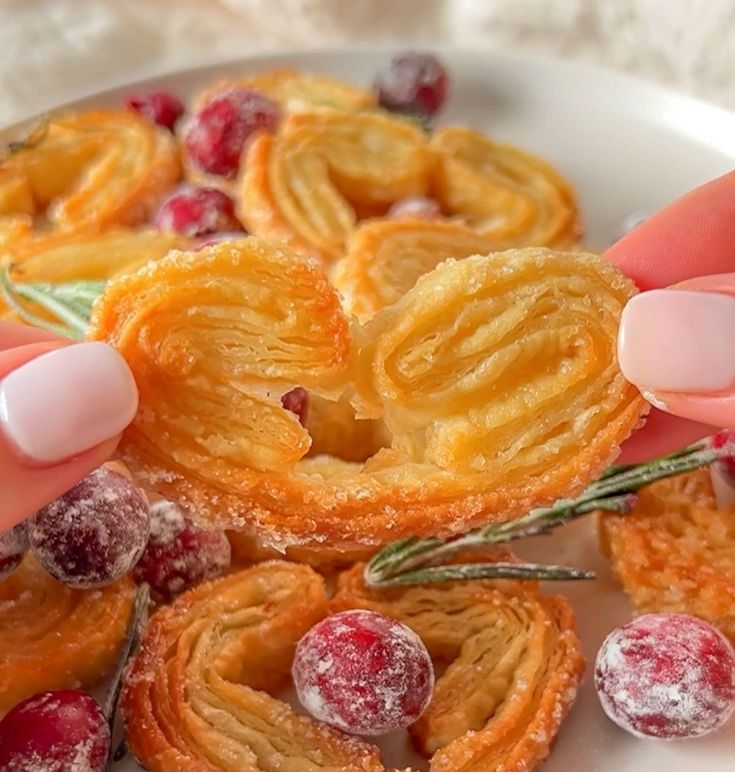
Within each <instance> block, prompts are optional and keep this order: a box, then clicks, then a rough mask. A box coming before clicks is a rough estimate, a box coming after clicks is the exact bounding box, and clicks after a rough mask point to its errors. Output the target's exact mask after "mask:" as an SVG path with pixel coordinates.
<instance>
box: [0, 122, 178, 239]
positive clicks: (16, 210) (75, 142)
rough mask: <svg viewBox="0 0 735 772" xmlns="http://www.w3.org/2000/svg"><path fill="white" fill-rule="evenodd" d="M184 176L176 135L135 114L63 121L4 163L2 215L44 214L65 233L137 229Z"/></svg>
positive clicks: (0, 179) (0, 193)
mask: <svg viewBox="0 0 735 772" xmlns="http://www.w3.org/2000/svg"><path fill="white" fill-rule="evenodd" d="M179 175H180V163H179V156H178V151H177V148H176V144H175V142H174V139H173V137H172V136H171V135H170V134H169V132H167V131H166V130H165V129H162V128H161V127H160V126H156V125H155V124H153V123H152V122H150V121H148V120H146V119H145V118H143V117H141V116H140V115H138V114H136V113H134V112H132V111H124V110H92V111H89V112H83V113H74V114H71V115H66V116H59V117H57V118H53V119H52V120H51V121H49V123H48V126H47V127H46V129H45V133H43V134H41V135H40V136H39V137H38V138H37V139H35V140H34V141H33V142H31V143H29V144H28V146H27V147H26V148H25V149H22V150H19V151H17V152H15V153H13V154H12V155H10V156H7V157H6V158H5V159H4V160H1V161H0V216H2V215H31V216H34V217H38V216H41V215H44V216H45V218H46V220H47V221H48V223H49V224H50V225H51V227H52V228H53V229H55V230H61V231H97V230H101V229H103V228H107V227H110V226H112V225H137V224H138V223H141V222H145V221H146V220H147V218H148V216H149V215H150V213H151V211H152V209H153V207H155V205H156V203H157V202H158V199H159V198H160V196H161V195H162V194H163V193H164V192H165V191H166V190H167V189H168V188H170V187H171V186H172V185H173V184H174V183H175V182H176V180H177V179H178V177H179Z"/></svg>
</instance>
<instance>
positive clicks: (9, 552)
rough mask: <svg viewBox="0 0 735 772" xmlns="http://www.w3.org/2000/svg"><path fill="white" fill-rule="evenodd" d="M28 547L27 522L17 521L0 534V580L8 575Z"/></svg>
mask: <svg viewBox="0 0 735 772" xmlns="http://www.w3.org/2000/svg"><path fill="white" fill-rule="evenodd" d="M27 549H28V524H27V522H23V523H18V524H17V525H16V526H14V527H13V528H11V529H10V530H9V531H5V533H2V534H0V580H2V579H4V578H5V577H6V576H8V575H9V574H10V573H11V572H12V571H13V570H14V569H15V568H16V567H17V566H18V565H19V564H20V561H21V560H22V558H23V555H24V554H25V551H26V550H27Z"/></svg>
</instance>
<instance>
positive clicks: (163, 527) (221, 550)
mask: <svg viewBox="0 0 735 772" xmlns="http://www.w3.org/2000/svg"><path fill="white" fill-rule="evenodd" d="M150 511H151V535H150V538H149V540H148V546H147V547H146V549H145V552H144V553H143V557H141V559H140V560H139V561H138V565H137V566H136V567H135V571H134V572H133V576H134V577H135V580H136V581H137V582H148V584H149V585H150V586H151V589H152V590H153V591H154V592H155V593H156V595H158V596H159V597H160V598H161V599H163V600H170V599H171V598H172V597H173V596H174V595H176V594H178V593H180V592H183V591H184V590H188V589H189V588H191V587H194V586H195V585H197V584H199V583H200V582H204V581H206V580H207V579H214V578H215V577H217V576H221V575H222V574H224V573H226V572H227V569H228V568H229V567H230V559H231V549H230V542H229V541H228V539H227V537H226V536H225V532H224V531H217V530H207V529H204V528H198V527H197V526H196V525H194V524H193V523H192V522H191V521H190V520H188V519H187V518H186V517H184V514H183V512H182V511H181V510H180V509H179V507H177V506H176V504H174V503H173V502H172V501H157V502H156V503H155V504H152V505H151V508H150Z"/></svg>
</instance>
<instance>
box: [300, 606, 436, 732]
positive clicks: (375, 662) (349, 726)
mask: <svg viewBox="0 0 735 772" xmlns="http://www.w3.org/2000/svg"><path fill="white" fill-rule="evenodd" d="M292 675H293V679H294V684H295V686H296V691H297V693H298V696H299V700H300V701H301V704H302V705H303V706H304V707H305V708H306V709H307V710H308V711H309V713H311V715H312V716H314V717H315V718H317V719H319V720H320V721H324V722H325V723H327V724H331V725H332V726H336V727H338V728H339V729H343V730H345V731H346V732H351V733H353V734H360V735H381V734H385V733H387V732H391V731H393V730H395V729H400V728H403V727H406V726H408V725H409V724H412V723H413V722H414V721H416V720H417V719H418V718H419V716H420V715H421V714H422V713H423V711H424V710H425V708H426V706H427V705H428V704H429V700H430V699H431V693H432V690H433V688H434V670H433V666H432V663H431V658H430V657H429V653H428V651H427V650H426V647H425V646H424V644H423V642H422V641H421V639H420V638H419V637H418V635H416V633H414V632H413V630H411V629H410V628H409V627H406V625H403V624H401V623H400V622H396V621H395V620H393V619H390V618H388V617H386V616H383V615H382V614H377V613H375V612H373V611H362V610H356V611H344V612H342V613H340V614H334V615H333V616H330V617H327V618H326V619H324V620H322V621H321V622H319V623H318V624H316V625H315V626H314V627H313V628H312V629H311V630H310V631H309V632H308V633H307V634H306V635H305V636H304V637H303V638H302V639H301V640H300V641H299V644H298V646H297V648H296V655H295V657H294V662H293V668H292Z"/></svg>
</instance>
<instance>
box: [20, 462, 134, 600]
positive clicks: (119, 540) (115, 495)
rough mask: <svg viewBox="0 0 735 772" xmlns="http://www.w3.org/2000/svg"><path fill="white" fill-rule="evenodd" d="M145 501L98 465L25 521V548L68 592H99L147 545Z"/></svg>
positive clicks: (124, 479)
mask: <svg viewBox="0 0 735 772" xmlns="http://www.w3.org/2000/svg"><path fill="white" fill-rule="evenodd" d="M148 529H149V515H148V501H147V499H146V497H145V496H144V495H143V493H142V492H141V491H140V490H139V489H138V488H137V487H136V486H135V484H134V483H133V482H132V480H130V479H128V478H127V477H125V476H124V475H122V474H119V473H118V472H115V471H114V470H112V469H110V468H108V467H106V466H102V467H100V468H99V469H95V471H94V472H92V473H91V474H90V475H88V476H87V477H85V478H84V480H82V481H81V482H80V483H78V484H77V485H75V486H74V487H73V488H72V489H71V490H70V491H67V492H66V493H65V494H64V495H63V496H60V497H59V498H58V499H56V501H53V502H51V504H49V505H48V506H46V507H44V508H43V509H41V510H39V511H38V512H37V513H36V514H35V515H34V516H33V517H32V518H31V520H30V523H29V530H28V534H29V538H30V544H31V549H32V550H33V552H34V553H35V555H36V557H37V558H38V562H39V563H40V564H41V565H42V566H43V568H44V569H45V570H46V571H48V573H49V574H51V576H53V577H54V578H55V579H58V580H59V581H60V582H63V583H64V584H67V585H69V586H70V587H103V586H104V585H107V584H111V583H112V582H114V581H116V580H118V579H120V578H121V577H122V576H124V575H125V574H127V573H128V572H129V571H130V570H131V569H132V567H133V566H134V565H135V563H136V562H137V560H138V558H139V557H140V556H141V554H142V553H143V550H144V549H145V545H146V542H147V541H148Z"/></svg>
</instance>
